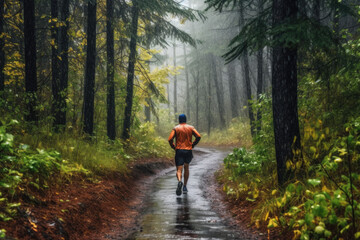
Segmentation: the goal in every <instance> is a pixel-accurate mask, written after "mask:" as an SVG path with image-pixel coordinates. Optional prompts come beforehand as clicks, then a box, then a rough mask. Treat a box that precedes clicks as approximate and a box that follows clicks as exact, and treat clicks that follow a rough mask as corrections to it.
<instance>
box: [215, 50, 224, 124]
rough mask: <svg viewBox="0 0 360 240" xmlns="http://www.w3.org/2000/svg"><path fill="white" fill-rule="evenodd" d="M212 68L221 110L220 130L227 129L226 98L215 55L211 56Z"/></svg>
mask: <svg viewBox="0 0 360 240" xmlns="http://www.w3.org/2000/svg"><path fill="white" fill-rule="evenodd" d="M211 66H212V71H213V79H214V83H215V89H216V97H217V103H218V109H219V117H220V128H221V129H224V128H225V127H226V122H225V111H224V98H223V95H222V90H221V86H220V85H221V83H220V82H219V79H218V75H217V69H216V59H215V56H214V55H211ZM220 71H221V69H220ZM220 74H221V73H220Z"/></svg>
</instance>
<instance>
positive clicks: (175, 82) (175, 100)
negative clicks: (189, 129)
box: [173, 43, 178, 122]
mask: <svg viewBox="0 0 360 240" xmlns="http://www.w3.org/2000/svg"><path fill="white" fill-rule="evenodd" d="M173 49H174V54H173V57H174V67H175V68H176V45H175V43H174V48H173ZM174 114H175V122H177V121H178V118H177V114H178V112H177V76H176V74H175V75H174Z"/></svg>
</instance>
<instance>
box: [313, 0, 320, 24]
mask: <svg viewBox="0 0 360 240" xmlns="http://www.w3.org/2000/svg"><path fill="white" fill-rule="evenodd" d="M320 5H321V2H320V0H314V2H313V9H312V16H313V18H314V19H315V20H316V21H320Z"/></svg>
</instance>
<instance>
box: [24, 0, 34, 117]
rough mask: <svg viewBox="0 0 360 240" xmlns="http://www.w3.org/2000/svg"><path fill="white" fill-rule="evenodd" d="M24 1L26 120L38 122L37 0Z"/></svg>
mask: <svg viewBox="0 0 360 240" xmlns="http://www.w3.org/2000/svg"><path fill="white" fill-rule="evenodd" d="M23 3H24V45H25V90H26V93H27V98H28V99H27V112H26V113H25V120H26V121H28V122H37V121H38V113H37V110H36V107H37V96H36V92H37V76H36V36H35V0H23Z"/></svg>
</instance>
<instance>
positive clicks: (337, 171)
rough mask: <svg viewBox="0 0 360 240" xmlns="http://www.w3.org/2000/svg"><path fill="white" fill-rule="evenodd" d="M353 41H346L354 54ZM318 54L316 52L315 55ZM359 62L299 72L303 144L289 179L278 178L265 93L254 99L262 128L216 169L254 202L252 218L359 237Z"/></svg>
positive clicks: (313, 233) (229, 188)
mask: <svg viewBox="0 0 360 240" xmlns="http://www.w3.org/2000/svg"><path fill="white" fill-rule="evenodd" d="M358 42H359V40H356V41H350V42H349V43H348V44H345V45H344V48H345V50H346V52H347V53H348V54H349V56H350V57H351V56H355V55H356V54H357V53H356V52H357V49H358ZM320 58H321V57H320ZM359 67H360V66H359V64H357V63H356V64H351V65H348V66H347V67H344V68H342V69H340V70H339V72H338V73H336V74H333V75H332V76H330V78H329V79H328V81H329V83H328V84H329V85H331V88H330V89H329V88H327V86H326V85H325V84H324V82H323V81H320V80H318V79H317V78H316V76H315V75H314V74H307V75H305V76H303V77H302V79H301V81H300V83H299V88H300V91H299V92H300V96H299V99H300V103H299V122H300V132H301V142H302V144H301V149H300V151H299V150H298V151H297V152H294V158H293V159H292V160H288V161H287V162H286V168H287V170H289V171H290V172H291V180H289V181H288V182H287V183H286V184H284V186H279V185H277V184H274V183H276V182H277V165H276V156H275V147H274V134H273V132H274V130H273V127H272V126H273V122H272V109H271V98H270V97H269V96H268V95H266V94H265V95H263V96H262V98H261V101H257V102H254V103H253V108H254V109H257V110H259V109H261V112H262V121H261V123H260V122H256V123H255V124H256V125H259V124H261V130H260V131H258V132H257V134H256V137H255V138H254V143H253V145H252V146H251V147H247V146H246V144H244V145H240V146H241V147H239V148H235V149H234V150H233V152H232V153H231V154H229V155H228V156H227V157H226V158H225V160H224V165H225V168H224V170H223V172H222V174H221V176H219V180H220V182H222V183H223V184H224V191H225V192H226V194H227V195H228V196H229V197H230V198H233V199H236V200H238V201H250V202H254V203H255V205H256V207H255V209H254V211H253V212H252V222H253V224H255V225H256V226H260V225H266V226H267V227H268V228H269V229H271V228H280V229H282V231H284V230H286V231H291V232H292V233H293V237H294V239H298V238H300V239H304V240H305V239H359V238H360V192H359V186H360V167H359V166H360V158H359V156H360V115H359V112H360V109H359V106H360V102H359V98H358V97H355V96H360V91H359V89H360V81H359V76H358V75H357V74H356V73H357V72H358V70H359Z"/></svg>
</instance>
